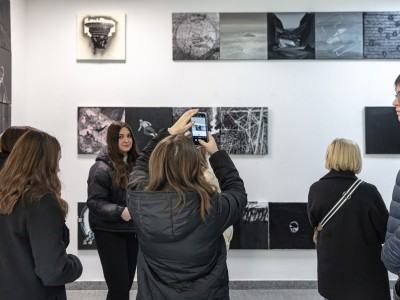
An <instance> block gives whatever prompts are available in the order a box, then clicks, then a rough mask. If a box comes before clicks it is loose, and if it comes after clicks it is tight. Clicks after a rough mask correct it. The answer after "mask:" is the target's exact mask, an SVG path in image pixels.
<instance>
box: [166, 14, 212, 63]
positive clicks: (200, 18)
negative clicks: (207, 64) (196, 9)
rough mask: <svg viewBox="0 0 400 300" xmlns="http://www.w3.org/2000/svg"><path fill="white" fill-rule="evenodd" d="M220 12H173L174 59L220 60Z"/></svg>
mask: <svg viewBox="0 0 400 300" xmlns="http://www.w3.org/2000/svg"><path fill="white" fill-rule="evenodd" d="M219 35H220V34H219V14H218V13H174V14H172V36H173V37H172V44H173V60H218V59H219V57H220V37H219Z"/></svg>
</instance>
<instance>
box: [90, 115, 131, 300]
mask: <svg viewBox="0 0 400 300" xmlns="http://www.w3.org/2000/svg"><path fill="white" fill-rule="evenodd" d="M137 157H138V153H137V151H136V145H135V140H134V138H133V134H132V129H131V128H130V127H129V125H128V124H126V123H123V122H115V123H112V124H111V125H110V126H109V127H108V130H107V147H106V148H105V149H103V150H102V151H101V153H100V154H99V155H98V156H97V158H96V162H95V164H94V165H93V166H92V167H91V169H90V172H89V179H88V199H87V205H88V207H89V223H90V227H91V228H92V230H93V232H94V235H95V240H96V245H97V250H98V252H99V256H100V261H101V265H102V267H103V274H104V278H105V280H106V283H107V286H108V294H107V300H125V299H129V290H130V288H131V286H132V283H133V278H134V276H135V270H136V261H137V251H138V250H137V249H138V243H137V239H136V235H135V229H134V226H133V222H132V219H131V216H130V214H129V212H128V209H127V204H126V187H127V185H128V177H129V173H130V172H131V170H132V168H133V166H134V164H135V161H136V158H137Z"/></svg>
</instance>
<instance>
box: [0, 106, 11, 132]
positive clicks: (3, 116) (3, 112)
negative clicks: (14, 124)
mask: <svg viewBox="0 0 400 300" xmlns="http://www.w3.org/2000/svg"><path fill="white" fill-rule="evenodd" d="M10 126H11V104H7V103H0V134H1V133H2V132H3V131H4V130H6V129H7V128H8V127H10Z"/></svg>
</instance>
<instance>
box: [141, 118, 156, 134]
mask: <svg viewBox="0 0 400 300" xmlns="http://www.w3.org/2000/svg"><path fill="white" fill-rule="evenodd" d="M142 129H143V134H144V135H148V136H151V137H156V136H157V133H156V131H155V130H154V128H153V127H152V124H151V123H150V122H149V121H145V120H142V119H139V128H138V132H140V131H141V130H142Z"/></svg>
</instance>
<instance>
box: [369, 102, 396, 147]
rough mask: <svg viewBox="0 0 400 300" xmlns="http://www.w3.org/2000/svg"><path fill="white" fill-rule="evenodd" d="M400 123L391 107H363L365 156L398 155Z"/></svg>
mask: <svg viewBox="0 0 400 300" xmlns="http://www.w3.org/2000/svg"><path fill="white" fill-rule="evenodd" d="M399 136H400V122H399V121H398V119H397V115H396V111H395V109H394V108H393V107H390V106H388V107H365V151H366V154H400V139H399V138H398V137H399Z"/></svg>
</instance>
